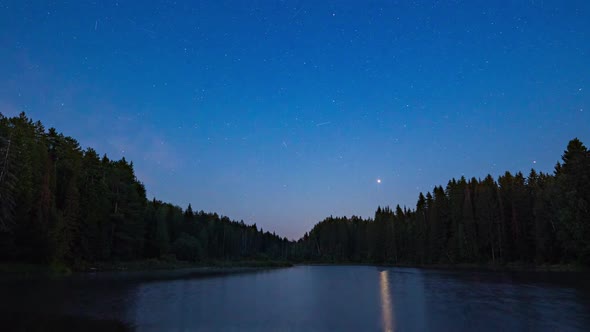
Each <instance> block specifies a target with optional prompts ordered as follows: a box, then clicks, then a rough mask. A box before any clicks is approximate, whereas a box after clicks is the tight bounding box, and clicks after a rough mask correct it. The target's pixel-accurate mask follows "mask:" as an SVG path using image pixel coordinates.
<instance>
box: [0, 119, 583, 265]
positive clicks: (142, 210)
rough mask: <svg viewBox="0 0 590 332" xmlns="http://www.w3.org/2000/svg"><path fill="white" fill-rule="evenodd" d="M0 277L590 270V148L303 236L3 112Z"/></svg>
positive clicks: (456, 184)
mask: <svg viewBox="0 0 590 332" xmlns="http://www.w3.org/2000/svg"><path fill="white" fill-rule="evenodd" d="M0 204H1V205H0V262H2V266H1V267H0V271H6V270H12V269H14V270H19V269H23V270H29V271H34V270H35V269H36V268H35V266H37V267H39V269H41V270H42V269H43V267H44V266H50V267H51V269H52V270H54V271H58V272H68V271H71V270H76V271H95V270H101V271H102V270H127V269H129V270H137V269H160V268H183V267H195V266H200V267H203V266H206V265H207V266H208V265H211V266H226V267H227V266H230V267H236V266H252V267H260V268H263V267H280V266H289V264H292V263H329V264H338V263H351V264H375V265H393V266H420V267H453V268H470V267H472V268H489V269H525V270H527V269H531V270H534V269H539V270H546V269H549V270H577V269H585V268H586V267H587V266H588V265H590V205H589V204H590V153H589V152H588V150H587V148H586V147H585V146H584V145H583V144H582V142H580V141H579V140H577V139H574V140H572V141H570V142H569V144H568V146H567V149H566V151H565V152H564V154H563V156H562V162H561V163H558V164H557V165H556V167H555V171H554V174H545V173H537V172H536V171H534V170H531V172H530V173H529V175H528V176H526V177H525V176H524V175H523V174H522V173H517V174H514V175H513V174H510V173H509V172H506V173H505V174H504V175H502V176H500V177H499V178H498V179H497V180H495V179H494V178H493V177H492V176H489V175H488V176H487V177H485V178H484V179H483V180H482V179H476V178H471V179H466V178H464V177H462V178H461V179H458V180H457V179H452V180H451V181H449V182H448V184H447V185H446V187H444V188H443V187H442V186H437V187H435V188H434V189H433V191H432V193H427V194H426V195H423V194H420V196H419V199H418V203H417V206H416V208H415V209H408V208H406V207H404V208H401V207H400V206H399V205H398V206H397V207H396V208H394V209H391V208H389V207H378V208H377V211H376V213H375V216H374V218H373V219H363V218H360V217H356V216H352V217H329V218H326V219H325V220H324V221H322V222H320V223H318V224H317V225H315V226H314V227H313V229H312V230H311V231H310V232H309V233H306V234H305V235H304V236H303V237H302V238H301V239H299V240H298V241H289V240H287V239H286V238H281V237H280V236H278V235H276V234H274V233H270V232H268V231H264V230H262V229H259V228H258V227H257V226H256V224H254V225H247V224H245V223H244V222H243V221H240V222H236V221H232V220H230V219H229V218H227V217H223V216H219V215H218V214H216V213H206V212H204V211H198V212H195V211H193V208H192V206H191V205H189V206H188V207H187V208H186V209H182V208H181V207H178V206H175V205H173V204H170V203H165V202H162V201H159V200H156V199H155V198H154V199H152V200H148V199H147V197H146V190H145V188H144V186H143V184H142V183H141V182H140V181H139V179H137V178H136V176H135V173H134V168H133V163H132V162H128V161H126V160H125V159H124V158H123V159H121V160H117V161H115V160H110V159H109V158H108V157H107V156H106V155H105V156H103V157H99V155H98V153H97V152H96V151H94V150H93V149H91V148H88V149H86V150H82V149H81V147H80V145H79V144H78V142H77V141H76V140H75V139H73V138H71V137H67V136H64V135H62V134H59V133H58V132H57V131H56V130H55V129H53V128H51V129H49V130H46V129H45V128H44V127H43V125H42V124H41V123H40V122H33V121H32V120H31V119H29V118H27V117H26V115H25V114H24V113H21V114H20V115H19V116H17V117H12V118H7V117H5V116H3V115H2V114H0Z"/></svg>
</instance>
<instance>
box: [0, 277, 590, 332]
mask: <svg viewBox="0 0 590 332" xmlns="http://www.w3.org/2000/svg"><path fill="white" fill-rule="evenodd" d="M159 273H160V274H162V273H164V274H165V273H168V272H159ZM171 273H172V272H171ZM158 279H159V278H138V277H137V274H132V273H124V272H121V273H98V274H78V275H74V276H71V277H67V278H58V279H30V280H2V282H1V284H0V285H1V286H0V291H1V294H2V295H1V296H2V297H1V299H0V304H1V306H0V309H1V310H2V313H1V315H2V320H3V322H4V324H5V325H6V326H8V330H11V329H16V328H17V327H18V326H20V328H22V325H23V324H29V325H28V326H33V325H34V324H35V323H34V322H42V323H39V324H38V325H41V327H39V326H36V327H35V328H30V329H29V330H35V331H42V330H43V328H42V327H43V326H45V327H47V326H60V328H65V327H68V328H69V327H71V328H72V330H73V329H74V326H75V327H76V328H79V327H80V326H83V324H93V325H96V326H108V325H100V324H111V323H113V322H117V323H118V322H122V323H124V324H120V325H117V326H126V328H128V330H136V331H478V332H481V331H500V330H502V331H583V330H585V331H588V330H590V278H588V275H587V274H582V273H565V272H560V273H549V272H544V273H542V272H534V273H533V272H474V271H450V270H435V269H412V268H381V267H374V266H296V267H293V268H285V269H277V270H266V271H258V272H252V273H243V274H236V275H225V276H208V277H198V278H188V277H183V278H179V279H173V278H172V279H170V278H168V280H158ZM55 317H57V318H55ZM56 321H57V322H58V323H59V324H61V325H55V324H58V323H56ZM105 322H107V323H105ZM19 324H20V325H19ZM51 324H54V325H51ZM113 324H115V323H113ZM0 328H1V326H0ZM109 329H111V330H112V329H113V328H109ZM3 330H6V329H3ZM103 330H104V329H103ZM122 330H124V329H122Z"/></svg>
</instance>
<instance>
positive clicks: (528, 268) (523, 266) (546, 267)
mask: <svg viewBox="0 0 590 332" xmlns="http://www.w3.org/2000/svg"><path fill="white" fill-rule="evenodd" d="M296 265H311V266H314V265H317V266H346V265H349V266H355V265H357V266H375V267H383V268H412V269H430V270H447V271H480V272H590V268H589V267H586V266H582V265H576V264H542V265H535V264H527V263H507V264H475V263H460V264H387V263H362V262H338V263H328V262H303V263H297V264H296Z"/></svg>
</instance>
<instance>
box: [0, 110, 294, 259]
mask: <svg viewBox="0 0 590 332" xmlns="http://www.w3.org/2000/svg"><path fill="white" fill-rule="evenodd" d="M288 246H289V241H287V240H286V239H281V238H280V237H278V236H276V235H274V234H271V233H269V232H263V231H262V230H259V229H258V228H257V227H256V225H252V226H250V225H245V224H244V223H243V222H234V221H231V220H229V219H228V218H227V217H221V216H218V215H217V214H215V213H205V212H203V211H200V212H197V213H194V212H193V210H192V207H191V206H189V207H188V208H187V209H186V211H183V210H182V209H181V208H180V207H178V206H174V205H172V204H168V203H163V202H161V201H158V200H156V199H154V200H151V201H148V200H147V199H146V191H145V188H144V186H143V184H142V183H141V182H139V180H138V179H137V178H136V177H135V173H134V169H133V163H130V162H127V161H126V160H125V159H121V160H110V159H109V158H108V157H107V156H103V157H102V158H101V157H99V155H98V154H97V152H96V151H94V150H93V149H90V148H89V149H87V150H85V151H82V150H81V148H80V146H79V144H78V142H76V140H74V139H73V138H71V137H66V136H63V135H62V134H59V133H57V131H56V130H55V129H53V128H51V129H49V130H45V128H44V127H43V125H42V124H41V123H40V122H36V123H35V122H33V121H32V120H30V119H29V118H27V117H26V116H25V114H24V113H23V114H21V115H20V116H18V117H14V118H6V117H4V116H2V115H1V114H0V260H2V261H13V262H32V263H43V264H48V263H49V264H57V265H63V264H66V265H70V266H76V265H77V264H82V263H91V262H97V261H101V262H108V261H115V260H137V259H144V258H160V257H164V256H166V258H168V257H169V256H170V255H174V256H176V258H178V259H182V260H191V261H208V260H216V261H218V260H244V259H249V260H254V259H257V260H260V259H272V260H286V259H287V253H288Z"/></svg>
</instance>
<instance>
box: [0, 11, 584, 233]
mask: <svg viewBox="0 0 590 332" xmlns="http://www.w3.org/2000/svg"><path fill="white" fill-rule="evenodd" d="M0 8H2V10H0V44H1V45H2V48H3V50H2V51H1V52H0V112H2V113H3V114H5V115H15V114H18V112H20V111H25V112H27V114H28V115H29V116H31V117H33V118H34V119H35V120H41V121H42V122H43V123H45V124H46V126H47V127H50V126H53V127H56V128H57V129H58V130H59V131H61V132H63V133H65V134H66V135H70V136H73V137H75V138H76V139H78V140H79V141H80V143H81V145H82V146H83V147H87V146H91V147H94V148H95V149H96V150H98V151H99V152H101V153H107V154H108V155H109V156H110V157H111V158H120V157H123V156H125V157H126V158H127V159H128V160H132V161H134V164H135V169H136V172H137V175H138V177H139V178H140V180H142V181H143V182H144V183H145V184H146V187H147V189H148V195H149V196H150V198H151V197H153V196H156V197H157V198H159V199H162V200H165V201H170V202H172V203H175V204H178V205H180V206H183V207H186V205H188V203H192V205H193V207H194V208H195V209H198V210H201V209H203V210H205V211H215V212H218V213H220V214H223V215H227V216H229V217H230V218H232V219H237V220H240V219H243V220H244V221H245V222H247V223H257V225H259V226H261V227H263V228H264V229H265V230H271V231H276V232H277V233H279V234H281V235H285V236H287V237H289V238H298V237H299V236H301V235H302V234H303V233H304V232H305V231H307V230H309V229H310V228H311V227H312V226H313V225H314V224H315V223H316V222H318V221H320V220H321V219H323V218H324V217H326V216H329V215H352V214H355V215H361V216H366V217H368V216H372V214H373V213H374V210H375V209H376V207H377V205H396V204H400V205H402V206H403V205H407V206H408V207H414V206H415V202H416V198H417V195H418V193H419V192H421V191H423V192H426V191H428V190H431V189H432V187H433V186H435V185H440V184H442V185H444V184H446V182H447V181H448V180H449V179H450V178H452V177H460V176H461V175H465V176H467V177H472V176H475V177H484V176H485V175H487V174H488V173H490V174H492V175H494V176H498V175H500V174H501V173H503V172H504V171H506V170H510V171H512V172H515V171H523V172H525V173H528V171H529V170H530V169H531V168H533V167H534V168H535V169H537V170H541V171H546V172H549V171H552V169H553V166H554V165H555V163H556V162H557V161H558V159H559V157H560V155H561V153H562V151H563V150H564V148H565V146H566V144H567V142H568V140H570V139H571V138H573V137H579V138H580V139H582V141H584V142H586V143H588V144H590V132H589V128H590V105H589V102H590V94H588V91H589V89H590V84H589V83H590V82H589V80H590V62H589V60H588V59H590V52H589V51H590V42H588V40H589V39H590V38H589V37H590V3H589V2H587V1H567V2H562V1H520V2H496V1H481V2H480V1H453V2H447V1H444V2H427V1H424V2H406V1H398V2H392V1H357V2H352V1H252V2H245V1H211V2H196V1H176V2H171V1H150V2H149V4H148V3H146V2H144V1H122V0H121V1H74V2H71V1H70V2H65V1H63V2H62V1H51V2H49V1H0ZM377 179H381V180H382V181H381V183H377Z"/></svg>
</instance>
